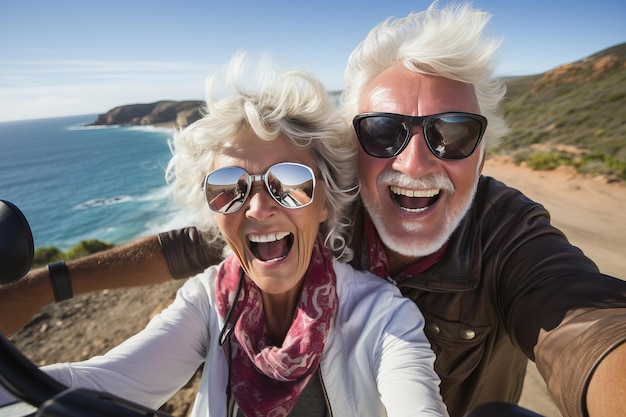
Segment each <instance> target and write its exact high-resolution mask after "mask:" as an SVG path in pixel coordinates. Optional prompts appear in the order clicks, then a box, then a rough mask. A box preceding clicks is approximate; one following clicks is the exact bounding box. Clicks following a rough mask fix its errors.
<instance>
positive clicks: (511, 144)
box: [497, 43, 626, 161]
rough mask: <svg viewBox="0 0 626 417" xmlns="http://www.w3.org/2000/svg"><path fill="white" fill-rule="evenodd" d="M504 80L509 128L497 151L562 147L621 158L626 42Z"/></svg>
mask: <svg viewBox="0 0 626 417" xmlns="http://www.w3.org/2000/svg"><path fill="white" fill-rule="evenodd" d="M505 83H506V84H507V87H508V92H507V96H506V99H505V102H504V105H503V107H502V110H503V113H504V116H505V118H506V120H507V123H508V124H509V126H510V128H511V132H510V134H509V135H508V137H507V138H505V139H504V140H503V142H502V144H501V145H500V146H499V148H498V149H497V151H498V152H499V153H513V154H515V153H516V152H525V151H528V149H529V147H530V146H531V145H543V146H544V147H545V146H547V147H553V148H554V147H556V145H567V146H572V147H576V148H579V149H582V150H583V151H587V152H591V153H600V154H604V155H607V156H611V157H614V158H617V159H619V160H621V161H626V43H623V44H620V45H616V46H613V47H611V48H608V49H605V50H603V51H600V52H598V53H595V54H593V55H591V56H589V57H587V58H584V59H582V60H580V61H577V62H573V63H569V64H565V65H561V66H559V67H557V68H555V69H553V70H551V71H548V72H546V73H544V74H538V75H533V76H528V77H519V78H512V79H505Z"/></svg>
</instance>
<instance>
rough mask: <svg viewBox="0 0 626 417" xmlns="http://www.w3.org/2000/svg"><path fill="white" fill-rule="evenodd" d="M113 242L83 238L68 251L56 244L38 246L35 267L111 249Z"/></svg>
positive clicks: (34, 258)
mask: <svg viewBox="0 0 626 417" xmlns="http://www.w3.org/2000/svg"><path fill="white" fill-rule="evenodd" d="M113 246H115V245H113V244H112V243H109V242H103V241H101V240H95V239H91V240H82V241H80V242H78V244H77V245H76V246H74V247H73V248H71V249H69V250H68V251H67V252H63V251H62V250H60V249H59V248H57V247H56V246H45V247H41V248H38V249H37V250H36V251H35V255H34V256H33V268H37V267H40V266H45V265H47V264H49V263H52V262H56V261H60V260H66V261H67V260H70V259H77V258H82V257H83V256H87V255H90V254H92V253H96V252H101V251H103V250H107V249H111V248H112V247H113Z"/></svg>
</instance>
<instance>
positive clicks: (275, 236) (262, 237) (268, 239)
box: [248, 232, 289, 243]
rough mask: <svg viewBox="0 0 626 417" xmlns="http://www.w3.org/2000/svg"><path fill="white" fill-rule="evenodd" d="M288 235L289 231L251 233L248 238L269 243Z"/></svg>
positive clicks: (252, 240)
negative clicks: (263, 233) (261, 233)
mask: <svg viewBox="0 0 626 417" xmlns="http://www.w3.org/2000/svg"><path fill="white" fill-rule="evenodd" d="M287 235H289V232H278V233H270V234H267V235H250V236H248V239H250V241H251V242H258V243H267V242H274V241H277V240H280V239H283V238H284V237H285V236H287Z"/></svg>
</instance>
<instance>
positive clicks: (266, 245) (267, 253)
mask: <svg viewBox="0 0 626 417" xmlns="http://www.w3.org/2000/svg"><path fill="white" fill-rule="evenodd" d="M248 242H249V244H250V252H252V254H253V255H254V256H255V257H256V258H257V259H258V260H260V261H262V262H267V261H277V260H280V259H283V258H284V257H286V256H287V255H288V254H289V251H290V250H291V247H292V246H293V234H291V233H289V232H278V233H270V234H267V235H249V236H248Z"/></svg>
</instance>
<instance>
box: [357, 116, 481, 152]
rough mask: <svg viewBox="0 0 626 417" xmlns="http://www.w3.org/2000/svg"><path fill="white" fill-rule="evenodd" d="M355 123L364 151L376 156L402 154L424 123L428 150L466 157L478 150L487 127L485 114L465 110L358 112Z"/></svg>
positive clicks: (423, 127)
mask: <svg viewBox="0 0 626 417" xmlns="http://www.w3.org/2000/svg"><path fill="white" fill-rule="evenodd" d="M352 123H353V125H354V130H355V132H356V136H357V138H358V139H359V143H360V144H361V147H362V148H363V150H364V151H365V152H366V153H367V154H369V155H371V156H374V157H376V158H391V157H394V156H396V155H399V154H400V153H401V152H402V151H403V150H404V148H406V146H407V145H408V143H409V141H410V140H411V137H412V136H413V133H412V131H413V128H414V127H418V126H421V127H422V131H423V133H424V139H425V140H426V144H427V145H428V149H430V151H431V152H432V153H433V154H434V155H435V156H436V157H437V158H440V159H445V160H457V159H464V158H467V157H468V156H470V155H471V154H472V153H473V152H474V151H475V150H476V148H477V147H478V144H479V143H480V140H481V139H482V137H483V135H484V133H485V129H486V128H487V118H485V116H482V115H480V114H474V113H464V112H454V113H439V114H431V115H428V116H405V115H402V114H395V113H378V112H372V113H364V114H359V115H357V116H356V117H355V118H354V119H353V121H352Z"/></svg>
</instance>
